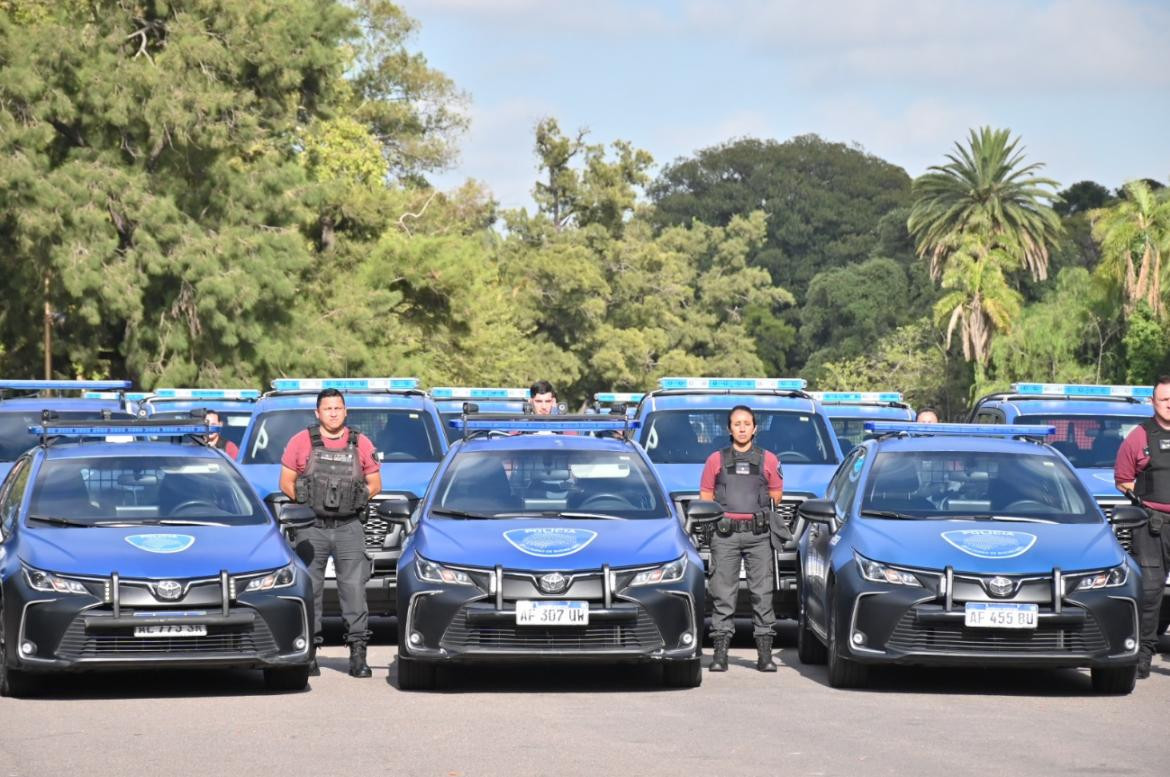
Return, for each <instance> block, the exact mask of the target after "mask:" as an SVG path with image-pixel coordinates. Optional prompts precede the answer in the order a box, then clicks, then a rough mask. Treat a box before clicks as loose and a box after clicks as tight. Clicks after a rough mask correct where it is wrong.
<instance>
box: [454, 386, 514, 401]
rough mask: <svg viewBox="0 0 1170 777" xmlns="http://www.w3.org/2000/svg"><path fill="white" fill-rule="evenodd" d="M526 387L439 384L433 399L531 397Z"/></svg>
mask: <svg viewBox="0 0 1170 777" xmlns="http://www.w3.org/2000/svg"><path fill="white" fill-rule="evenodd" d="M531 396H532V392H530V391H529V390H528V389H526V388H492V387H488V386H439V387H437V388H433V389H431V399H529V398H531Z"/></svg>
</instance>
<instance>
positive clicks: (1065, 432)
mask: <svg viewBox="0 0 1170 777" xmlns="http://www.w3.org/2000/svg"><path fill="white" fill-rule="evenodd" d="M1149 418H1150V416H1149V415H1148V414H1147V415H1144V416H1140V415H1133V416H1113V415H1093V416H1084V415H1025V416H1020V417H1019V418H1018V419H1016V423H1018V424H1041V425H1043V426H1054V427H1056V434H1050V435H1048V436H1047V437H1045V438H1044V441H1045V442H1047V443H1048V444H1049V445H1051V446H1052V447H1053V448H1056V449H1057V450H1058V451H1060V452H1061V453H1063V454H1064V455H1065V458H1067V459H1068V460H1069V461H1070V462H1071V463H1072V465H1073V466H1074V467H1076V468H1078V469H1092V468H1100V469H1113V465H1114V464H1115V463H1116V462H1117V449H1118V448H1120V447H1121V442H1122V440H1124V439H1125V438H1126V435H1128V434H1129V433H1130V432H1131V431H1133V429H1134V427H1135V426H1138V425H1139V424H1141V423H1142V422H1143V421H1147V420H1149Z"/></svg>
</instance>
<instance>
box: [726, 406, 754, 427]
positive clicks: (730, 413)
mask: <svg viewBox="0 0 1170 777" xmlns="http://www.w3.org/2000/svg"><path fill="white" fill-rule="evenodd" d="M740 411H743V412H744V413H747V414H748V415H750V416H751V417H752V426H755V425H756V411H755V410H752V409H751V408H750V407H748V406H747V405H736V406H735V407H733V408H731V409H730V410H728V411H727V426H728V428H731V417H732V416H733V415H735V414H736V413H738V412H740Z"/></svg>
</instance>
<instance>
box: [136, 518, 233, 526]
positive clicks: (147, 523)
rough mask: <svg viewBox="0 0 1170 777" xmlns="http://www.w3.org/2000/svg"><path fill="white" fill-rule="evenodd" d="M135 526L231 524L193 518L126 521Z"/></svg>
mask: <svg viewBox="0 0 1170 777" xmlns="http://www.w3.org/2000/svg"><path fill="white" fill-rule="evenodd" d="M125 523H127V524H131V525H134V526H224V527H226V526H230V525H231V524H227V523H220V522H219V521H197V520H194V519H191V518H147V519H146V520H144V521H126V522H125Z"/></svg>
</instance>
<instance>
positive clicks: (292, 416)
mask: <svg viewBox="0 0 1170 777" xmlns="http://www.w3.org/2000/svg"><path fill="white" fill-rule="evenodd" d="M346 419H347V420H346V423H347V424H348V425H349V426H350V428H353V429H358V430H360V431H361V432H362V433H364V434H365V435H366V436H367V437H369V438H370V440H372V441H373V443H374V447H375V448H377V449H378V453H379V455H380V456H381V458H382V461H384V462H393V461H438V460H439V459H440V458H442V447H441V444H440V442H439V436H438V434H439V433H438V430H437V429H435V427H434V424H433V423H432V422H431V417H430V416H429V415H428V414H427V413H423V412H421V411H418V410H384V409H373V408H350V410H349V413H348V414H347V416H346ZM316 423H317V419H316V416H314V415H313V411H312V410H310V409H303V410H274V411H272V412H269V413H262V414H260V415H258V416H257V417H256V419H255V422H254V428H253V430H252V434H251V436H250V438H249V441H248V446H247V450H245V451H244V452H243V459H242V463H244V464H279V463H280V457H281V455H282V454H283V453H284V449H285V446H286V445H288V441H289V440H290V439H291V438H292V436H293V435H294V434H296V433H297V432H299V431H302V430H304V429H306V428H308V427H309V426H312V425H313V424H316Z"/></svg>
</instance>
